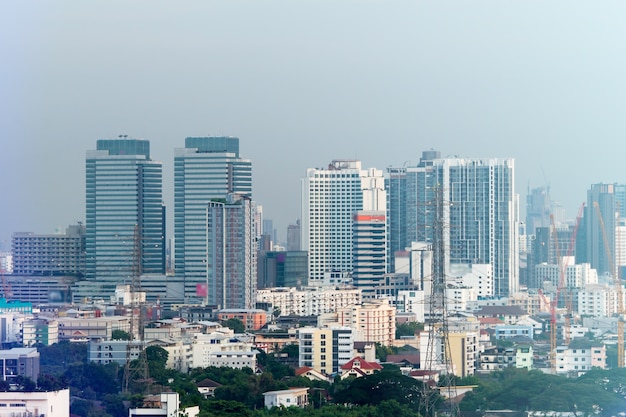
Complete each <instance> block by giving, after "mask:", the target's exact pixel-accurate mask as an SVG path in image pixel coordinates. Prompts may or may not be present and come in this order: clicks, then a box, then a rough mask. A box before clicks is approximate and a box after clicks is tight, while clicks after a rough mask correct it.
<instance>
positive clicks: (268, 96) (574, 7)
mask: <svg viewBox="0 0 626 417" xmlns="http://www.w3.org/2000/svg"><path fill="white" fill-rule="evenodd" d="M625 16H626V2H624V1H622V0H620V1H602V2H591V1H571V0H567V1H502V0H497V1H468V0H459V1H445V0H444V1H442V0H436V1H435V0H433V1H419V0H411V1H393V0H391V1H390V0H385V1H383V0H381V1H367V0H354V1H342V0H327V1H326V0H315V1H307V0H298V1H295V0H284V1H278V0H251V1H237V0H223V1H211V0H198V1H184V2H180V1H177V2H173V1H171V2H159V1H137V0H133V1H74V2H69V1H43V0H42V1H27V2H26V1H10V0H0V184H1V188H0V190H1V191H0V198H1V201H0V242H2V241H4V244H5V248H6V249H8V243H10V235H11V233H12V232H15V231H33V232H37V233H52V232H54V231H55V230H56V229H57V228H60V229H61V230H64V229H65V227H66V226H67V225H68V224H70V223H75V222H76V221H78V220H80V221H84V211H85V208H84V206H85V203H84V199H85V191H84V189H85V185H84V181H85V180H84V165H85V163H84V159H85V151H86V150H87V149H94V148H95V143H96V140H97V139H99V138H111V137H117V135H119V134H127V135H129V136H132V137H136V138H146V139H149V140H150V141H151V144H152V155H153V158H154V159H157V160H161V161H163V164H164V173H165V178H164V188H165V199H166V204H167V205H168V210H169V212H170V219H171V214H173V201H172V200H173V191H172V188H173V159H174V148H177V147H182V146H184V138H185V137H186V136H201V135H207V134H211V135H230V136H238V137H239V138H240V149H241V153H242V156H244V157H246V158H250V159H252V161H253V176H254V198H255V200H256V201H257V202H258V203H259V204H262V205H263V206H264V211H265V215H266V218H272V219H274V221H275V223H276V224H277V226H278V227H279V232H280V234H281V235H282V236H284V230H283V229H284V228H285V227H286V225H287V224H288V223H290V222H294V221H295V220H296V218H297V217H298V216H299V206H300V178H301V177H302V176H303V175H304V172H305V170H306V168H307V167H321V166H325V165H327V164H328V163H329V162H330V161H331V160H332V159H337V158H358V159H360V160H362V161H363V166H364V167H377V168H381V169H384V168H385V167H387V166H390V165H393V166H401V165H402V164H404V163H405V162H407V161H410V162H416V161H417V160H418V159H419V157H420V155H421V152H422V151H423V150H426V149H430V148H434V149H437V150H440V151H441V153H442V154H443V155H458V156H462V157H513V158H515V159H516V185H517V187H518V188H517V190H518V192H519V193H520V197H521V203H522V206H523V205H524V204H523V203H524V201H525V197H526V189H527V186H528V185H529V184H530V186H531V187H536V186H542V185H546V184H547V183H549V184H550V186H551V191H552V197H553V199H554V200H558V201H560V202H562V203H563V205H564V206H565V208H566V211H567V212H566V213H567V215H568V216H570V217H574V216H575V212H576V210H577V208H578V206H579V205H580V203H581V202H583V201H584V200H585V199H586V190H587V189H588V187H589V185H590V184H591V183H595V182H626V178H625V175H624V170H625V168H624V166H623V161H624V151H625V150H626V145H625V144H624V143H625V142H624V139H625V138H626V117H625V110H626V106H625V104H626V25H624V17H625ZM170 226H171V225H170ZM170 230H171V227H170ZM170 237H171V235H170Z"/></svg>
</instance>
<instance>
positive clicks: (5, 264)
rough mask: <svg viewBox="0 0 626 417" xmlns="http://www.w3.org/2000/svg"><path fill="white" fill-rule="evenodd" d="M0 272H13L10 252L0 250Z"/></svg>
mask: <svg viewBox="0 0 626 417" xmlns="http://www.w3.org/2000/svg"><path fill="white" fill-rule="evenodd" d="M0 273H4V274H12V273H13V255H12V254H11V252H0Z"/></svg>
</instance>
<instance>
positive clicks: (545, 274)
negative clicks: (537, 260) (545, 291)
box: [535, 256, 598, 288]
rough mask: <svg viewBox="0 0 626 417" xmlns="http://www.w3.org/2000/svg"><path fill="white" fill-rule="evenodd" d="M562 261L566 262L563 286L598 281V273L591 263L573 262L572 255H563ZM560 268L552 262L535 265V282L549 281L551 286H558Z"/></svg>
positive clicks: (578, 285)
mask: <svg viewBox="0 0 626 417" xmlns="http://www.w3.org/2000/svg"><path fill="white" fill-rule="evenodd" d="M562 262H564V263H566V266H565V275H564V277H563V286H564V287H565V288H581V287H584V286H585V285H587V284H597V283H598V273H597V271H596V270H595V269H592V268H591V264H587V263H583V264H574V257H573V256H570V257H564V258H563V261H562ZM561 269H562V267H561V266H560V265H554V264H545V263H544V264H540V265H536V266H535V276H536V279H537V282H538V283H542V286H543V285H545V283H546V282H549V283H550V284H551V286H553V287H555V288H556V287H558V286H559V283H560V281H561ZM544 288H545V287H544Z"/></svg>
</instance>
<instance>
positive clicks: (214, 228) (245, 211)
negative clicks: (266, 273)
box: [206, 194, 257, 309]
mask: <svg viewBox="0 0 626 417" xmlns="http://www.w3.org/2000/svg"><path fill="white" fill-rule="evenodd" d="M256 252H257V248H256V231H255V227H254V203H253V202H252V201H250V197H248V196H247V195H242V194H228V195H227V196H226V199H225V200H224V199H220V200H213V201H210V202H209V203H208V209H207V262H206V264H207V268H208V273H207V288H206V290H207V292H206V294H207V295H206V296H207V304H210V305H217V306H219V307H221V308H244V309H245V308H254V306H255V302H256V287H257V282H256V279H257V274H256V268H257V263H256Z"/></svg>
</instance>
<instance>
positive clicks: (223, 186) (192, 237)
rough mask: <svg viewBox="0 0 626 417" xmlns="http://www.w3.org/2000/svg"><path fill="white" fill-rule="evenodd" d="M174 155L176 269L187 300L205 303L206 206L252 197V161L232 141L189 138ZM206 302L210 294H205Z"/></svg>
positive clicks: (206, 255)
mask: <svg viewBox="0 0 626 417" xmlns="http://www.w3.org/2000/svg"><path fill="white" fill-rule="evenodd" d="M175 152H176V153H175V156H174V269H175V271H176V276H177V277H180V278H182V279H183V282H184V294H185V300H187V301H190V302H203V301H204V300H205V299H206V296H205V295H203V294H202V293H198V292H197V291H196V290H197V289H198V286H199V285H204V284H205V283H206V282H207V275H208V269H207V268H208V254H207V250H208V249H207V207H208V203H209V202H210V201H211V200H213V199H216V198H226V196H227V195H228V194H229V193H238V194H243V195H246V196H251V195H252V162H251V161H250V160H248V159H243V158H241V157H240V156H239V139H238V138H234V137H188V138H186V139H185V147H184V148H179V149H176V151H175ZM209 299H210V296H209Z"/></svg>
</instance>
